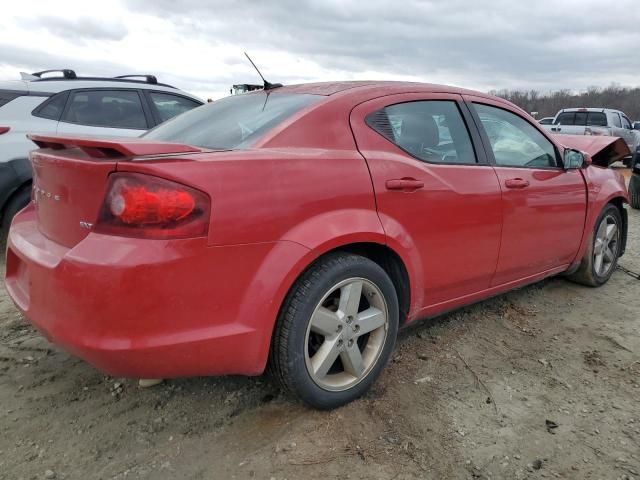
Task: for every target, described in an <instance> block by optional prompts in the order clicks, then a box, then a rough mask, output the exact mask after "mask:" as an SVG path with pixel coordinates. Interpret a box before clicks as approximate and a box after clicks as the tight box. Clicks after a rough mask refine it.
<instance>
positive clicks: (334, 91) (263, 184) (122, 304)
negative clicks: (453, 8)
mask: <svg viewBox="0 0 640 480" xmlns="http://www.w3.org/2000/svg"><path fill="white" fill-rule="evenodd" d="M281 93H288V94H296V93H304V94H314V95H322V96H323V98H322V100H321V101H318V102H316V103H314V104H313V105H310V106H309V107H306V108H304V109H302V110H300V111H298V112H296V113H295V114H294V115H293V116H292V117H290V118H288V119H287V120H286V121H284V122H283V123H281V124H279V125H277V126H276V127H274V128H273V129H271V130H269V131H268V132H266V133H265V134H264V135H262V136H261V137H260V138H259V139H258V140H257V141H256V142H254V143H253V144H252V145H251V146H250V147H251V148H245V149H239V150H234V151H209V150H203V149H201V148H196V147H192V146H187V145H175V144H170V143H162V142H157V141H153V140H147V139H144V138H142V139H135V140H131V139H127V140H123V141H118V140H92V139H78V138H63V137H34V140H35V141H37V142H38V144H39V145H40V146H41V147H42V148H41V149H40V150H37V151H34V152H33V153H32V156H31V159H32V163H33V168H34V173H35V183H34V197H35V198H36V200H37V201H36V202H35V203H34V204H31V205H30V206H29V207H27V208H26V209H25V210H24V211H22V212H21V213H20V214H19V215H17V216H16V217H15V219H14V222H13V225H12V228H11V231H10V235H9V239H8V251H7V270H6V286H7V289H8V292H9V294H10V295H11V297H12V298H13V300H14V301H15V304H16V305H17V306H18V308H19V309H20V310H21V311H22V312H24V314H25V316H26V317H27V318H28V319H29V320H30V321H31V322H32V323H33V324H34V325H35V326H36V327H37V328H38V329H39V330H40V331H42V332H43V333H44V335H46V336H47V337H48V338H50V339H51V340H52V341H53V342H55V343H57V344H59V345H61V346H63V347H64V348H65V349H67V350H69V351H70V352H72V353H73V354H75V355H77V356H79V357H81V358H83V359H85V360H87V361H88V362H90V363H91V364H93V365H95V366H96V367H98V368H100V369H101V370H104V371H106V372H108V373H110V374H113V375H118V376H129V377H138V378H158V377H178V376H195V375H219V374H246V375H257V374H260V373H261V372H263V370H264V369H265V365H266V362H267V358H268V353H269V349H270V344H271V338H272V333H273V328H274V324H275V321H276V318H277V316H278V312H279V311H280V308H281V306H282V304H283V301H284V299H285V296H286V295H287V292H288V291H289V290H290V288H291V287H292V285H293V284H294V282H295V280H296V279H297V278H298V277H299V276H300V274H301V273H302V272H304V271H305V269H307V268H308V267H309V266H310V265H311V264H312V263H313V262H314V261H315V260H316V259H318V258H319V257H321V256H323V255H325V254H327V253H328V252H331V251H333V250H336V249H349V250H363V251H368V252H372V253H371V255H373V256H378V257H382V256H385V258H388V259H392V260H393V262H395V265H397V275H396V279H395V280H397V282H398V283H400V284H401V286H402V291H401V292H399V297H400V306H401V320H402V322H403V323H409V322H412V321H414V320H416V319H419V318H424V317H430V316H434V315H437V314H440V313H442V312H445V311H448V310H451V309H455V308H457V307H460V306H463V305H466V304H469V303H472V302H474V301H477V300H480V299H484V298H487V297H489V296H492V295H496V294H499V293H501V292H504V291H507V290H510V289H513V288H516V287H519V286H522V285H525V284H528V283H532V282H535V281H538V280H540V279H542V278H545V277H547V276H550V275H554V274H557V273H560V272H564V271H567V270H569V269H571V268H572V267H574V266H575V265H577V263H579V262H580V259H581V258H582V256H583V254H584V252H585V250H586V249H587V245H588V240H589V238H590V234H591V232H592V230H593V226H594V222H595V221H596V218H597V216H598V215H599V212H600V211H601V210H602V208H603V206H604V205H606V204H607V203H609V202H613V203H614V204H616V205H619V206H620V208H621V209H622V204H623V203H624V202H626V201H627V193H626V188H625V184H624V180H623V179H622V177H621V175H619V174H618V173H616V172H615V171H613V170H611V169H608V168H602V167H598V166H595V165H593V166H589V167H587V168H583V169H573V170H566V169H563V168H557V169H549V168H547V169H542V168H515V167H498V166H496V165H493V164H492V163H491V162H490V161H489V160H488V156H487V155H486V154H485V153H484V152H483V147H482V140H481V135H480V134H479V128H478V126H477V125H475V124H474V122H473V121H471V120H469V121H468V122H467V128H468V129H469V132H470V136H471V138H472V140H473V143H474V148H475V149H476V153H477V156H478V164H477V165H447V164H431V163H425V162H420V161H417V160H416V159H415V158H413V157H412V156H411V155H409V154H408V153H407V152H405V151H403V150H402V149H400V148H398V146H397V145H394V144H393V143H391V142H390V141H388V140H387V139H386V138H385V137H383V136H382V135H380V134H379V133H378V132H376V131H375V130H374V129H372V128H371V127H369V126H368V125H367V122H366V117H367V115H369V114H370V113H371V112H374V111H376V110H377V109H379V108H381V107H384V106H386V105H391V104H397V103H402V102H412V101H418V100H430V99H435V100H452V101H454V102H456V104H457V105H458V106H459V108H460V109H462V110H465V109H467V105H468V104H470V103H471V102H478V103H482V104H486V105H492V106H496V107H499V108H500V109H504V110H506V111H509V112H512V113H514V114H516V115H518V116H520V117H522V118H523V119H525V120H526V121H527V122H529V123H530V124H531V125H533V126H534V127H535V128H536V129H537V130H539V131H540V133H541V134H542V135H544V136H545V137H547V138H548V139H549V140H550V141H551V142H553V144H554V145H555V146H556V147H557V148H558V151H563V149H564V148H565V146H570V145H568V143H570V141H569V142H565V141H564V140H566V139H555V138H553V137H551V136H549V135H548V134H547V133H546V132H545V131H544V130H543V129H542V128H540V127H539V126H538V124H537V122H536V121H535V120H534V119H533V118H530V117H529V116H528V115H527V114H526V113H524V112H522V111H521V110H520V109H518V108H517V107H515V106H514V105H512V104H510V103H508V102H506V101H504V100H501V99H498V98H495V97H491V96H488V95H484V94H480V93H477V92H471V91H467V90H462V89H456V88H450V87H442V86H437V85H424V84H405V83H380V82H378V83H372V82H361V83H332V84H310V85H301V86H292V87H284V88H281V89H278V90H274V91H273V92H272V93H271V95H280V94H281ZM247 95H254V94H253V93H251V94H247ZM214 103H215V102H214ZM202 108H206V107H202ZM465 115H467V116H466V117H465V118H467V119H470V118H472V117H471V116H470V115H468V112H467V113H466V114H465ZM560 140H563V141H562V144H561V143H560ZM592 153H593V152H592ZM129 173H134V174H141V175H145V176H146V175H150V176H153V177H159V178H161V179H166V180H169V181H173V182H177V183H179V184H181V185H185V186H187V187H189V188H191V189H194V190H195V191H198V192H201V193H202V194H204V195H205V196H206V197H207V198H208V199H209V201H210V205H209V207H208V208H209V210H208V211H206V215H207V218H206V229H205V230H204V233H202V234H197V235H191V236H190V235H185V237H186V238H143V237H140V236H135V235H134V236H127V235H114V234H112V233H110V232H109V231H108V230H106V229H104V228H102V229H101V228H98V227H99V223H100V222H99V217H100V215H101V214H100V212H101V208H102V206H103V203H104V201H105V197H106V195H107V194H108V189H109V185H110V178H111V177H112V176H113V175H114V174H125V175H126V174H129ZM514 182H515V183H514ZM507 185H511V186H514V185H515V188H507ZM520 186H527V187H528V188H520ZM389 261H391V260H389Z"/></svg>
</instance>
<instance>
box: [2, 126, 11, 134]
mask: <svg viewBox="0 0 640 480" xmlns="http://www.w3.org/2000/svg"><path fill="white" fill-rule="evenodd" d="M9 130H11V127H0V135H2V134H3V133H7V132H8V131H9Z"/></svg>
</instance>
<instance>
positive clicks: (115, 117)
mask: <svg viewBox="0 0 640 480" xmlns="http://www.w3.org/2000/svg"><path fill="white" fill-rule="evenodd" d="M62 120H63V121H65V122H70V123H79V124H81V125H89V126H95V127H111V128H131V129H147V128H148V127H147V120H146V118H145V116H144V112H143V110H142V102H141V101H140V96H139V95H138V92H136V91H132V90H95V91H91V90H79V91H77V92H72V93H71V98H70V99H69V106H68V107H67V110H66V112H65V114H64V117H63V119H62Z"/></svg>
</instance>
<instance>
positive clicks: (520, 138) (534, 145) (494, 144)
mask: <svg viewBox="0 0 640 480" xmlns="http://www.w3.org/2000/svg"><path fill="white" fill-rule="evenodd" d="M474 108H475V110H476V112H477V114H478V117H480V122H481V123H482V126H483V127H484V130H485V132H486V134H487V136H488V137H489V142H490V144H491V149H492V151H493V156H494V157H495V160H496V165H500V166H507V167H531V168H536V167H538V168H540V167H542V168H544V167H557V166H558V162H557V156H556V149H555V147H554V145H553V144H552V143H551V142H550V141H549V140H548V139H547V138H546V137H545V136H544V135H543V134H542V133H540V131H539V130H538V129H537V128H535V127H534V126H533V125H531V124H530V123H529V122H527V121H526V120H525V119H524V118H522V117H520V116H518V115H516V114H514V113H511V112H509V111H507V110H503V109H501V108H496V107H491V106H489V105H482V104H478V103H475V104H474Z"/></svg>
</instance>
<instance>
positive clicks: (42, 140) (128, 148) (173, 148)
mask: <svg viewBox="0 0 640 480" xmlns="http://www.w3.org/2000/svg"><path fill="white" fill-rule="evenodd" d="M27 138H29V139H30V140H31V141H32V142H34V143H35V144H36V145H38V147H40V148H50V149H52V150H62V149H65V148H79V149H80V150H82V151H83V152H84V153H86V154H87V155H89V156H90V157H93V158H110V159H117V158H130V157H143V156H146V155H168V154H172V153H192V152H201V151H202V149H200V148H198V147H194V146H192V145H185V144H182V143H167V142H156V141H153V140H147V139H145V138H135V137H134V138H103V139H98V138H93V137H82V136H73V137H66V136H64V135H38V134H29V135H27Z"/></svg>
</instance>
